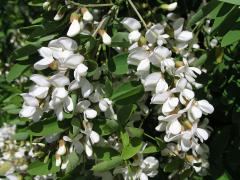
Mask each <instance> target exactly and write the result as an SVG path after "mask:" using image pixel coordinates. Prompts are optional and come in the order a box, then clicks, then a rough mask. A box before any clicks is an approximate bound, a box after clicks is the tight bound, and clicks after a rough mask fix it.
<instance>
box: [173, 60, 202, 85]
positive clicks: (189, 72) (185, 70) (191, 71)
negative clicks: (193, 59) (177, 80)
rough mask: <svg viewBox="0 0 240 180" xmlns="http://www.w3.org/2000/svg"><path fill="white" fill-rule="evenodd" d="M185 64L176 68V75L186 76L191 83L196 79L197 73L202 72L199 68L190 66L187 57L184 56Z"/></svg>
mask: <svg viewBox="0 0 240 180" xmlns="http://www.w3.org/2000/svg"><path fill="white" fill-rule="evenodd" d="M183 63H184V65H183V66H181V67H179V68H178V69H177V70H176V75H180V76H181V77H185V78H186V79H187V80H188V81H189V82H190V83H192V82H194V81H195V78H197V75H196V74H198V75H200V74H201V73H202V72H201V70H200V69H199V68H196V67H189V65H188V62H187V60H186V59H185V58H183Z"/></svg>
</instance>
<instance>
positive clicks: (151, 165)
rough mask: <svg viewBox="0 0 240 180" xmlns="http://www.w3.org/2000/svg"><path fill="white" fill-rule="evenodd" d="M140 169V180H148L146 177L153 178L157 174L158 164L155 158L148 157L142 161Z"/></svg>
mask: <svg viewBox="0 0 240 180" xmlns="http://www.w3.org/2000/svg"><path fill="white" fill-rule="evenodd" d="M140 167H141V169H142V173H141V175H140V179H141V180H144V179H148V177H154V176H156V175H157V174H158V167H159V162H158V160H157V159H156V158H155V157H153V156H148V157H147V158H145V159H144V160H143V162H142V163H141V165H140Z"/></svg>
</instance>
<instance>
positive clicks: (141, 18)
mask: <svg viewBox="0 0 240 180" xmlns="http://www.w3.org/2000/svg"><path fill="white" fill-rule="evenodd" d="M128 2H129V4H130V5H131V6H132V8H133V10H134V11H135V13H136V14H137V16H138V18H139V19H140V21H141V22H142V23H143V26H144V27H145V28H146V29H148V28H147V24H146V22H145V21H144V19H143V17H142V16H141V14H140V13H139V12H138V10H137V8H136V6H135V5H134V4H133V2H132V0H128Z"/></svg>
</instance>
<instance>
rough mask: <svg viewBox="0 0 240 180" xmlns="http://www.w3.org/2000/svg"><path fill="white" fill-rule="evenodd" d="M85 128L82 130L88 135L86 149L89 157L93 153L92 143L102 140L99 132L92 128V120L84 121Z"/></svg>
mask: <svg viewBox="0 0 240 180" xmlns="http://www.w3.org/2000/svg"><path fill="white" fill-rule="evenodd" d="M83 123H84V127H85V130H84V131H81V132H82V133H83V134H85V135H86V137H85V144H84V149H85V152H86V154H87V156H88V157H91V156H92V155H93V149H92V145H94V144H96V143H98V142H99V141H100V136H99V134H98V133H97V132H95V131H93V130H92V127H93V124H92V123H90V122H86V121H84V122H83Z"/></svg>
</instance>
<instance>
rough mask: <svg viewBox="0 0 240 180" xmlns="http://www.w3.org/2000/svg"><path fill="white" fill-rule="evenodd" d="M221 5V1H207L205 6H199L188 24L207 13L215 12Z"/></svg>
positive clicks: (190, 24)
mask: <svg viewBox="0 0 240 180" xmlns="http://www.w3.org/2000/svg"><path fill="white" fill-rule="evenodd" d="M221 6H222V4H221V2H218V1H217V0H212V1H211V2H209V3H208V4H207V5H206V6H204V7H202V8H200V9H199V10H198V11H197V12H196V13H195V14H194V15H193V16H192V17H191V18H190V20H189V21H188V26H190V27H191V26H192V25H194V24H195V23H197V22H198V21H200V20H202V19H203V18H205V17H206V16H207V15H210V13H211V14H216V13H217V12H218V11H219V9H220V7H221Z"/></svg>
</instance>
